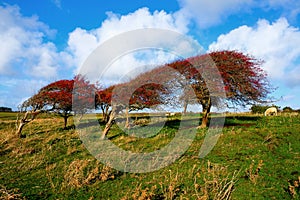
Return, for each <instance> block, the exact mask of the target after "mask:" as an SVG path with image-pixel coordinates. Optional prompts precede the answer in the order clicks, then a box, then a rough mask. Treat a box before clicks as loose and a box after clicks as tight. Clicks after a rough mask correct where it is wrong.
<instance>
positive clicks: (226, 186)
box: [194, 161, 239, 200]
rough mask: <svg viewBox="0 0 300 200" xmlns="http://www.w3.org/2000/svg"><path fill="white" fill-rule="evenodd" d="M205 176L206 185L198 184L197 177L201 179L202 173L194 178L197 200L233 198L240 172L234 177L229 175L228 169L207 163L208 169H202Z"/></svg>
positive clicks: (226, 199)
mask: <svg viewBox="0 0 300 200" xmlns="http://www.w3.org/2000/svg"><path fill="white" fill-rule="evenodd" d="M201 171H202V172H201V173H202V174H203V175H204V178H203V181H204V184H200V183H198V180H197V177H201V174H200V173H197V175H196V176H195V177H194V179H195V181H194V187H195V193H196V195H195V196H196V197H197V199H199V200H200V199H201V200H207V199H214V200H228V199H230V198H231V195H232V192H233V191H234V186H235V183H236V181H237V175H238V173H239V172H234V173H233V175H230V174H229V173H228V170H227V167H224V166H221V165H218V164H213V163H211V162H210V161H208V162H207V167H206V168H202V170H201Z"/></svg>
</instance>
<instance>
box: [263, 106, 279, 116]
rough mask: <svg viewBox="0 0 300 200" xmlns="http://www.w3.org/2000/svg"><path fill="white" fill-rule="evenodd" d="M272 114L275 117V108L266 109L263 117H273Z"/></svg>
mask: <svg viewBox="0 0 300 200" xmlns="http://www.w3.org/2000/svg"><path fill="white" fill-rule="evenodd" d="M273 114H274V115H276V116H277V108H276V107H271V108H268V109H267V110H266V111H265V116H270V115H273Z"/></svg>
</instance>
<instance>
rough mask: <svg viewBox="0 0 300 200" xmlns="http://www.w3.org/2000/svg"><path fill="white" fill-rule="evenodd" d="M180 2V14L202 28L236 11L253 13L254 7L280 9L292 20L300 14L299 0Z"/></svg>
mask: <svg viewBox="0 0 300 200" xmlns="http://www.w3.org/2000/svg"><path fill="white" fill-rule="evenodd" d="M178 3H179V5H180V7H181V9H180V10H179V11H178V12H177V13H178V15H179V16H182V18H185V20H191V21H195V22H196V24H197V25H198V26H199V27H200V28H208V27H210V26H214V25H217V24H220V23H222V22H224V20H226V18H227V17H229V16H231V15H234V14H236V13H240V12H248V13H251V12H252V10H253V9H263V10H269V11H270V10H273V11H276V10H279V11H280V12H281V13H282V16H281V17H287V18H289V19H291V20H295V19H297V17H298V16H299V14H300V1H299V0H290V1H288V0H266V1H261V0H226V1H224V0H212V1H207V0H178Z"/></svg>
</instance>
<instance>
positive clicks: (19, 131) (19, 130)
mask: <svg viewBox="0 0 300 200" xmlns="http://www.w3.org/2000/svg"><path fill="white" fill-rule="evenodd" d="M39 113H41V111H40V110H37V111H27V112H26V113H25V115H24V117H22V119H21V120H20V124H19V125H18V128H17V131H16V134H17V135H18V136H19V137H20V138H21V137H22V130H23V128H24V126H25V125H26V124H28V123H29V122H31V121H32V120H34V119H35V118H36V116H37V115H38V114H39ZM29 116H31V117H30V119H28V117H29ZM18 121H19V120H18V119H17V122H16V123H18Z"/></svg>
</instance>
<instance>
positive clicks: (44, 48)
mask: <svg viewBox="0 0 300 200" xmlns="http://www.w3.org/2000/svg"><path fill="white" fill-rule="evenodd" d="M0 18H1V23H0V38H1V45H0V75H16V74H18V75H20V74H22V75H23V76H24V75H29V76H36V77H44V78H47V77H49V76H51V77H55V76H57V70H58V62H59V61H60V56H59V53H58V52H57V49H56V46H55V45H54V44H53V43H51V42H49V41H47V39H48V38H51V37H53V36H54V35H55V31H54V30H51V29H49V27H48V26H47V25H45V24H44V23H42V22H40V21H39V20H38V18H37V17H36V16H32V17H24V16H22V14H21V13H20V9H19V7H17V6H10V5H6V6H4V7H2V6H0Z"/></svg>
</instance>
